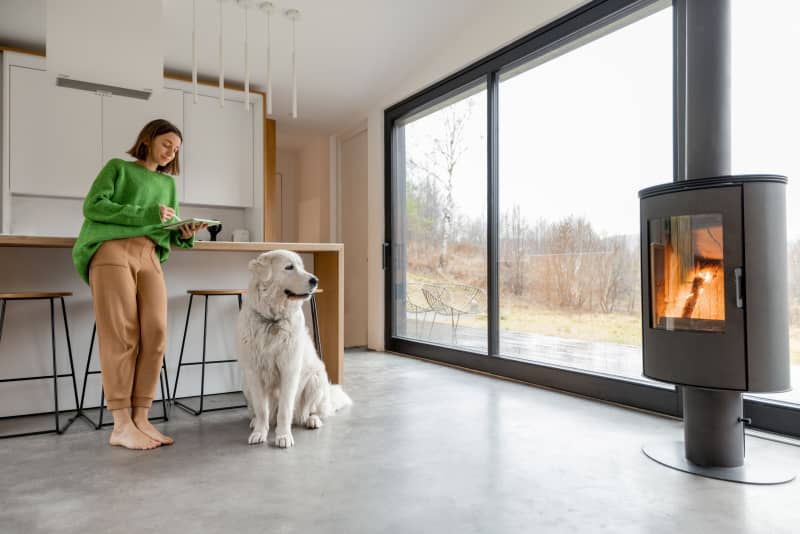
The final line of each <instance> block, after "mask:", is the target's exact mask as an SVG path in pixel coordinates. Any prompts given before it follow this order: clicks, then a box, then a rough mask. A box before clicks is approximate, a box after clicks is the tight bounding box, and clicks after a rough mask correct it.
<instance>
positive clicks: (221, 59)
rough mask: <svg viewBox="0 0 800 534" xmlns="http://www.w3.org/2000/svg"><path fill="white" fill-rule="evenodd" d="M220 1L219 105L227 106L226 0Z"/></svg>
mask: <svg viewBox="0 0 800 534" xmlns="http://www.w3.org/2000/svg"><path fill="white" fill-rule="evenodd" d="M218 1H219V107H221V108H224V107H225V57H224V55H223V53H222V52H223V49H222V44H223V39H222V36H223V30H222V25H223V20H222V4H223V3H225V0H218Z"/></svg>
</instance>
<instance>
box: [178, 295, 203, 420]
mask: <svg viewBox="0 0 800 534" xmlns="http://www.w3.org/2000/svg"><path fill="white" fill-rule="evenodd" d="M193 301H194V295H192V294H190V295H189V306H188V307H187V308H186V323H185V324H184V325H183V339H182V340H181V352H180V356H179V357H178V370H177V371H176V372H175V385H174V386H173V389H172V403H173V404H174V405H176V406H178V407H179V408H182V409H184V410H186V411H187V412H189V413H191V414H193V415H199V414H198V412H197V411H196V410H195V409H194V408H192V407H190V406H187V405H185V404H184V403H182V402H181V401H179V400H178V380H179V379H180V377H181V367H182V366H183V351H184V349H185V348H186V333H187V332H188V331H189V317H190V316H191V314H192V302H193Z"/></svg>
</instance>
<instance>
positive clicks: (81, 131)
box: [8, 66, 102, 198]
mask: <svg viewBox="0 0 800 534" xmlns="http://www.w3.org/2000/svg"><path fill="white" fill-rule="evenodd" d="M8 72H9V85H8V89H9V96H10V99H9V100H10V110H9V117H8V118H9V145H8V146H9V167H8V169H9V175H10V191H11V193H12V194H23V195H43V196H53V197H72V198H82V197H84V196H85V195H86V193H87V192H88V191H89V187H90V186H91V184H92V182H93V181H94V179H95V177H96V176H97V173H98V171H99V170H100V168H101V166H102V162H101V128H100V116H101V109H100V98H99V97H98V96H97V95H96V94H94V93H90V92H86V91H79V90H76V89H67V88H64V87H57V86H56V85H55V83H53V81H52V79H51V78H50V77H48V75H47V72H45V71H43V70H36V69H32V68H27V67H18V66H10V67H9V71H8Z"/></svg>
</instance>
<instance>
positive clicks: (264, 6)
mask: <svg viewBox="0 0 800 534" xmlns="http://www.w3.org/2000/svg"><path fill="white" fill-rule="evenodd" d="M259 8H260V9H261V11H263V12H264V13H266V14H267V115H272V9H273V5H272V2H262V3H261V4H260V5H259Z"/></svg>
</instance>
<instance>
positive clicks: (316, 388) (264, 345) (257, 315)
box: [237, 250, 352, 448]
mask: <svg viewBox="0 0 800 534" xmlns="http://www.w3.org/2000/svg"><path fill="white" fill-rule="evenodd" d="M249 269H250V274H251V278H250V285H249V287H248V290H247V298H246V299H245V303H244V305H243V307H242V311H241V313H240V314H239V321H238V325H237V328H238V337H239V362H240V364H241V368H242V375H243V390H244V394H245V397H246V398H247V404H248V407H249V409H250V416H251V420H250V427H251V428H252V433H251V434H250V438H249V439H248V442H249V443H250V444H257V443H264V442H265V441H266V440H267V433H268V431H269V427H270V425H275V445H276V446H278V447H283V448H285V447H291V446H292V445H294V438H293V437H292V428H291V427H292V423H294V424H297V425H305V427H306V428H319V427H321V426H322V419H323V418H324V417H327V416H329V415H331V414H333V413H334V412H335V411H336V410H338V409H339V408H341V407H342V406H346V405H348V404H351V403H352V401H351V400H350V397H348V396H347V394H346V393H345V392H344V391H343V390H342V388H341V387H340V386H331V384H330V382H329V380H328V374H327V373H326V371H325V365H324V364H323V362H322V361H321V360H320V359H319V357H318V356H317V352H316V350H315V349H314V343H313V342H312V341H311V337H310V336H309V333H308V329H307V328H306V323H305V317H304V316H303V311H302V309H301V306H302V303H303V302H304V301H306V300H308V299H309V298H310V297H311V293H312V292H313V291H314V290H315V289H316V287H317V284H318V280H317V277H316V276H314V275H313V274H311V273H309V272H307V271H306V270H305V269H304V268H303V261H302V260H301V259H300V256H298V255H297V254H295V253H293V252H289V251H287V250H275V251H272V252H266V253H264V254H261V255H260V256H259V257H258V258H256V259H254V260H252V261H251V262H250V264H249Z"/></svg>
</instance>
